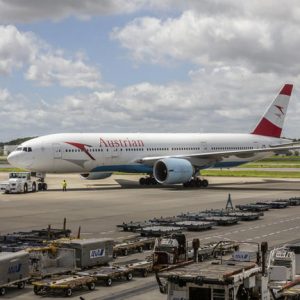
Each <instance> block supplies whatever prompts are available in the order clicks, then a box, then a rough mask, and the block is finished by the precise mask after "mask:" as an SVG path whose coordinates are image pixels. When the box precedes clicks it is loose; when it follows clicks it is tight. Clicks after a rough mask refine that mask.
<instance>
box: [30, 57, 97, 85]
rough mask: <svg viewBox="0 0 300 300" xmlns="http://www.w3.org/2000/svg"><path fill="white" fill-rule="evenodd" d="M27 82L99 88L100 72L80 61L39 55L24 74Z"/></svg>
mask: <svg viewBox="0 0 300 300" xmlns="http://www.w3.org/2000/svg"><path fill="white" fill-rule="evenodd" d="M25 78H26V79H28V80H34V81H37V82H38V83H39V84H40V85H43V86H49V85H52V84H55V83H59V84H60V85H61V86H64V87H69V88H74V87H86V88H90V89H94V88H99V87H101V84H100V80H101V75H100V72H99V71H98V70H97V69H96V68H94V67H92V66H88V65H86V64H85V63H84V62H83V61H82V60H80V59H76V60H71V59H66V58H64V57H62V56H60V55H53V54H46V55H40V56H39V57H38V58H37V59H36V60H34V61H33V62H32V63H31V64H30V66H29V68H28V70H27V72H26V74H25Z"/></svg>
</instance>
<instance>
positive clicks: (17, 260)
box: [0, 251, 30, 295]
mask: <svg viewBox="0 0 300 300" xmlns="http://www.w3.org/2000/svg"><path fill="white" fill-rule="evenodd" d="M29 278H30V275H29V254H28V253H27V252H25V251H19V252H14V253H11V252H1V253H0V295H4V294H5V293H6V288H7V287H9V286H17V287H18V288H20V289H22V288H24V287H25V282H26V281H27V280H28V279H29Z"/></svg>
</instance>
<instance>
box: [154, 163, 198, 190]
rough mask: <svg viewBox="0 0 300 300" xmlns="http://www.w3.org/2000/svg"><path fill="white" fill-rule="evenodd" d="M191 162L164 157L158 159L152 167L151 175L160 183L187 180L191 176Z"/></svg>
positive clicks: (192, 170) (192, 169) (183, 181)
mask: <svg viewBox="0 0 300 300" xmlns="http://www.w3.org/2000/svg"><path fill="white" fill-rule="evenodd" d="M193 173H194V168H193V166H192V164H191V163H190V162H189V161H188V160H186V159H181V158H164V159H160V160H158V161H157V162H156V163H155V164H154V167H153V176H154V178H155V179H156V181H158V182H159V183H161V184H176V183H185V182H188V181H189V180H190V179H191V177H192V176H193Z"/></svg>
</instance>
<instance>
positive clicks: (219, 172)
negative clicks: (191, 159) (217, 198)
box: [201, 170, 300, 178]
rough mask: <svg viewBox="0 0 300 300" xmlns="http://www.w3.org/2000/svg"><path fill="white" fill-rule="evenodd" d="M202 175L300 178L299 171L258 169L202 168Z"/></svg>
mask: <svg viewBox="0 0 300 300" xmlns="http://www.w3.org/2000/svg"><path fill="white" fill-rule="evenodd" d="M201 175H202V176H224V177H268V178H300V172H286V171H282V172H281V171H276V172H274V171H259V170H249V171H248V170H243V171H231V170H202V171H201Z"/></svg>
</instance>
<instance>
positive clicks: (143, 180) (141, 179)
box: [140, 177, 146, 185]
mask: <svg viewBox="0 0 300 300" xmlns="http://www.w3.org/2000/svg"><path fill="white" fill-rule="evenodd" d="M145 184H146V179H145V178H144V177H142V178H140V185H145Z"/></svg>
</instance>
